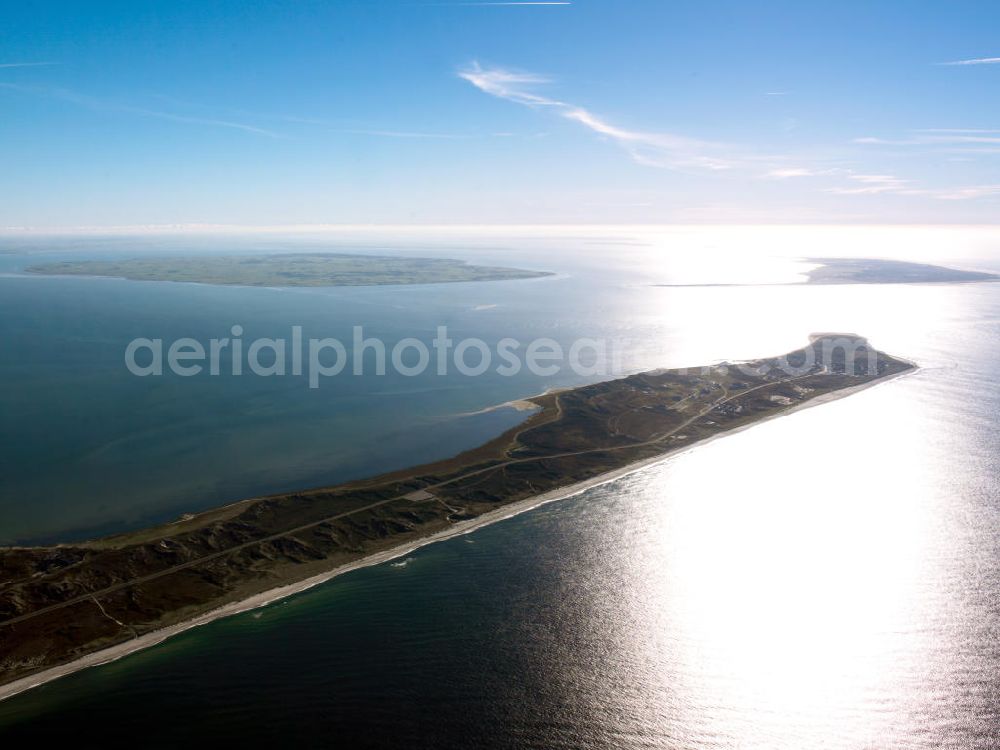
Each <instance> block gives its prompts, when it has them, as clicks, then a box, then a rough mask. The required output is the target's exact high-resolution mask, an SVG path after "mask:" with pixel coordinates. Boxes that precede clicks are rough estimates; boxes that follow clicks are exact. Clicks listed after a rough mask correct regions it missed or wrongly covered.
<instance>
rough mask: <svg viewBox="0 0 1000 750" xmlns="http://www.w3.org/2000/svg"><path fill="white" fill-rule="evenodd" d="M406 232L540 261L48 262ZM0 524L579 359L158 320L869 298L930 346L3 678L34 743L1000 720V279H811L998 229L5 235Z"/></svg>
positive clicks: (424, 441)
mask: <svg viewBox="0 0 1000 750" xmlns="http://www.w3.org/2000/svg"><path fill="white" fill-rule="evenodd" d="M301 249H309V250H314V251H318V250H331V251H351V252H355V251H358V252H375V253H382V254H384V253H386V252H387V251H391V252H398V253H411V254H418V255H425V256H436V257H459V258H466V259H469V260H472V261H473V262H479V263H487V264H498V265H511V266H517V267H521V268H534V269H540V270H550V271H554V272H556V275H555V276H552V277H548V278H544V279H537V280H531V281H510V282H490V283H480V284H455V285H427V286H414V287H393V288H388V287H381V288H353V289H247V288H236V287H211V286H203V285H194V284H171V283H155V282H126V281H121V280H110V279H84V278H43V277H27V276H24V275H22V274H21V273H20V270H21V269H23V268H24V267H25V266H26V265H30V264H31V263H34V262H40V261H42V260H54V259H63V258H75V257H95V258H97V257H131V256H134V255H138V254H140V253H146V252H152V251H155V252H158V253H168V252H169V253H177V254H191V253H194V252H223V251H233V252H236V251H238V252H278V251H283V250H301ZM0 250H7V251H10V253H9V254H0V272H3V274H4V275H2V276H0V445H2V448H3V450H2V452H0V544H13V543H31V542H41V541H46V542H48V541H53V540H71V539H78V538H85V537H89V536H92V535H94V534H97V533H103V532H113V531H119V530H122V529H127V528H136V527H138V526H141V525H144V524H147V523H151V522H156V521H160V520H165V519H169V518H173V517H176V516H178V515H179V514H181V513H184V512H191V511H197V510H200V509H204V508H208V507H212V506H214V505H217V504H220V503H222V502H226V501H229V500H235V499H240V498H243V497H247V496H251V495H257V494H264V493H269V492H277V491H281V490H286V489H292V488H299V487H303V486H315V485H320V484H323V483H329V482H336V481H341V480H343V479H347V478H351V477H360V476H367V475H371V474H373V473H377V472H379V471H383V470H387V469H390V468H397V467H403V466H408V465H412V464H415V463H419V462H421V461H425V460H429V459H432V458H437V457H443V456H447V455H451V454H453V453H455V452H457V451H459V450H461V449H462V448H464V447H468V446H470V445H474V444H476V443H479V442H482V441H483V440H485V439H487V438H488V437H490V436H491V435H495V434H497V433H498V432H500V431H502V430H503V429H506V428H507V427H508V426H510V425H512V424H515V423H516V422H517V420H519V419H521V418H523V414H522V413H519V412H516V411H515V410H513V409H500V410H492V411H483V410H484V409H487V408H488V407H491V406H494V405H496V404H500V403H503V402H505V401H509V400H511V399H517V398H523V397H525V396H529V395H532V394H535V393H539V392H541V391H543V390H545V389H546V388H550V387H561V386H568V385H575V384H578V383H581V382H585V381H587V380H599V379H603V378H601V377H598V376H593V375H580V374H578V373H574V372H572V371H569V370H568V369H563V370H561V371H560V372H559V373H557V374H556V375H554V376H551V377H542V376H537V375H533V374H531V373H527V372H523V373H521V374H520V375H518V376H517V377H511V378H508V377H502V376H500V375H497V374H495V373H491V374H487V375H483V376H480V377H467V376H463V375H461V374H450V375H448V376H446V377H441V376H438V375H436V374H434V373H427V374H425V375H422V376H419V377H413V378H410V377H403V376H401V375H386V376H375V375H372V376H366V377H354V376H347V375H345V376H340V377H336V378H331V379H329V380H328V381H327V382H324V383H323V384H322V385H321V387H320V388H319V389H315V390H312V389H309V388H308V384H307V383H306V382H305V381H304V379H302V378H293V377H276V378H260V377H245V376H243V377H231V376H219V377H212V376H208V375H202V376H196V377H193V378H180V377H176V376H171V377H163V378H136V377H134V376H133V375H131V374H130V373H129V372H128V371H127V370H126V368H125V366H124V361H123V352H124V349H125V346H126V345H127V343H128V341H130V340H131V339H133V338H135V337H138V336H142V337H161V338H164V339H167V340H170V339H176V338H178V337H182V336H186V337H194V338H199V339H204V340H207V339H209V338H211V337H213V336H224V335H226V332H227V331H228V330H229V329H230V327H231V326H232V325H235V324H239V325H241V326H243V328H244V329H245V332H246V334H245V338H247V339H250V338H253V337H257V336H285V335H288V334H287V331H288V330H289V328H290V326H292V325H301V326H303V328H304V329H305V331H306V333H307V335H309V334H312V335H316V336H333V337H339V338H343V339H344V340H349V339H350V330H351V327H352V326H355V325H363V326H364V328H365V331H366V333H368V334H369V335H373V336H379V337H382V338H384V339H385V340H386V341H387V342H392V341H398V340H400V339H402V338H406V337H417V338H425V339H427V340H429V339H430V338H431V337H432V336H433V335H434V331H435V329H436V327H437V326H439V325H447V326H448V328H449V331H450V332H451V333H452V334H453V335H454V336H455V337H456V338H460V337H463V336H476V337H480V338H482V339H483V340H484V341H487V342H495V341H498V340H499V339H501V338H503V337H513V338H516V339H519V340H523V341H528V340H531V339H533V338H538V337H548V338H552V339H554V340H556V341H558V342H560V343H562V344H564V345H565V346H567V347H568V346H569V344H570V343H571V342H572V341H574V340H576V339H578V338H581V337H588V338H594V339H602V340H609V341H610V340H614V341H616V342H619V343H620V345H621V348H622V351H623V352H624V354H623V357H622V369H623V370H624V371H635V370H642V369H651V368H654V367H672V366H684V365H699V364H703V363H706V362H712V361H718V360H722V359H730V360H733V359H742V358H750V357H756V356H762V355H770V354H776V353H779V352H782V351H786V350H789V349H793V348H796V347H798V346H800V345H802V344H803V343H804V342H805V340H806V337H807V335H808V334H809V333H811V332H814V331H830V330H835V331H856V332H858V333H861V334H863V335H866V336H868V337H869V338H870V339H871V341H872V342H873V343H874V344H875V345H876V346H878V347H879V348H881V349H884V350H886V351H888V352H890V353H893V354H898V355H900V356H904V357H907V358H910V359H914V360H916V361H917V362H918V363H919V364H920V365H921V367H922V369H921V370H920V371H919V372H918V373H916V374H914V375H911V376H908V377H905V378H902V379H899V380H896V381H893V382H891V383H887V384H884V385H880V386H878V387H875V388H872V389H869V390H867V391H864V392H862V393H860V394H856V395H854V396H851V397H849V398H846V399H843V400H839V401H836V402H833V403H829V404H824V405H822V406H819V407H816V408H814V409H808V410H805V411H801V412H797V413H795V414H792V415H790V416H787V417H785V418H782V419H778V420H774V421H770V422H767V423H764V424H761V425H758V426H755V427H753V428H752V429H750V430H747V431H745V432H742V433H739V434H737V435H733V436H730V437H726V438H723V439H721V440H717V441H714V442H712V443H710V444H708V445H705V446H702V447H699V448H696V449H695V450H693V451H690V452H688V453H685V454H682V455H679V456H676V457H674V458H672V459H670V460H668V461H667V462H664V463H662V464H659V465H656V466H653V467H650V468H646V469H644V470H642V471H641V472H639V473H636V474H633V475H630V476H628V477H625V478H623V479H620V480H617V481H615V482H613V483H610V484H607V485H604V486H602V487H599V488H596V489H593V490H590V491H588V492H586V493H584V494H582V495H579V496H576V497H573V498H569V499H566V500H562V501H558V502H556V503H553V504H550V505H546V506H543V507H541V508H538V509H536V510H534V511H531V512H529V513H526V514H523V515H520V516H517V517H515V518H511V519H508V520H506V521H503V522H501V523H498V524H495V525H493V526H490V527H487V528H484V529H481V530H479V531H476V532H475V533H472V534H469V535H466V536H463V537H459V538H455V539H452V540H449V541H446V542H441V543H438V544H434V545H431V546H428V547H424V548H422V549H420V550H418V551H417V552H414V553H413V554H411V555H410V556H408V557H407V558H404V559H401V560H397V561H395V563H392V564H386V565H381V566H377V567H373V568H368V569H364V570H359V571H355V572H353V573H349V574H346V575H344V576H341V577H340V578H337V579H335V580H333V581H331V582H329V583H327V584H325V585H323V586H320V587H317V588H316V589H313V590H311V591H309V592H306V593H303V594H300V595H298V596H295V597H293V598H291V599H289V600H286V601H283V602H280V603H276V604H273V605H271V606H268V607H266V608H264V609H261V610H258V611H255V612H251V613H246V614H243V615H239V616H236V617H232V618H229V619H227V620H221V621H217V622H215V623H212V624H211V625H208V626H205V627H202V628H199V629H197V630H194V631H190V632H188V633H186V634H184V635H181V636H179V637H176V638H174V639H172V640H170V641H168V642H167V643H165V644H163V645H161V646H158V647H155V648H152V649H149V650H148V651H145V652H143V653H140V654H136V655H133V656H130V657H127V658H125V659H122V660H120V661H118V662H115V663H113V664H109V665H106V666H103V667H99V668H95V669H90V670H87V671H84V672H81V673H78V674H76V675H73V676H70V677H68V678H65V679H62V680H60V681H57V682H54V683H50V684H47V685H45V686H42V687H40V688H37V689H35V690H33V691H30V692H28V693H25V694H22V695H20V696H17V697H15V698H13V699H10V700H8V701H5V702H3V703H0V737H3V739H4V740H5V741H8V742H10V743H12V746H13V743H15V742H18V741H21V742H24V741H35V742H37V741H39V740H41V739H47V738H52V739H62V740H69V741H74V742H78V743H79V742H83V741H84V740H86V741H87V742H92V743H93V744H98V743H99V744H100V745H101V746H109V747H110V746H122V745H124V744H130V745H132V746H135V745H140V746H147V747H176V746H177V745H178V743H181V742H186V743H188V744H192V743H195V744H198V745H201V744H208V743H212V744H219V743H223V742H225V743H227V744H229V743H231V744H234V745H236V744H240V745H246V746H257V745H262V744H265V743H267V744H273V743H274V742H284V743H287V744H294V745H296V746H305V747H343V748H356V747H388V748H404V747H405V748H413V747H435V748H439V747H440V748H466V747H538V748H551V747H556V748H558V747H565V748H622V747H628V748H633V747H634V748H645V747H650V748H653V747H655V748H699V749H700V748H762V749H763V748H789V749H792V748H794V749H796V750H799V749H801V748H845V749H846V748H942V747H943V748H956V749H958V748H961V749H963V750H965V749H966V748H984V749H985V748H994V747H997V746H998V742H1000V678H998V676H997V675H998V674H1000V451H998V450H997V448H998V445H1000V440H998V438H1000V422H998V419H997V414H998V413H1000V389H998V385H1000V354H998V352H997V344H998V343H1000V286H998V285H996V284H970V285H913V286H910V285H907V286H843V287H806V286H789V287H775V286H744V287H683V288H679V287H675V288H669V287H658V286H654V284H659V283H671V282H679V283H700V282H734V281H746V282H759V281H788V280H794V278H795V273H796V272H797V271H798V270H801V264H799V263H797V262H796V259H797V258H800V257H802V256H829V255H836V254H840V255H847V256H858V257H894V258H903V259H911V260H921V261H927V262H939V263H945V264H949V265H954V266H960V267H968V268H977V269H983V270H994V271H1000V232H996V231H995V230H985V229H961V228H951V229H947V228H943V229H906V228H854V229H840V230H837V229H830V228H821V227H816V228H806V227H800V228H795V229H777V228H755V229H748V228H731V229H698V228H679V229H673V230H653V229H626V228H622V229H610V228H604V229H594V228H590V229H572V228H571V229H562V230H541V229H538V230H520V231H505V232H499V231H495V232H487V231H486V230H482V231H478V232H473V231H471V230H467V231H465V232H460V231H449V232H445V231H436V232H435V231H432V230H414V231H413V232H409V233H395V234H394V233H390V232H383V233H378V232H367V233H366V232H360V231H359V232H356V233H347V232H343V233H340V234H335V235H333V234H331V235H324V236H271V235H257V236H252V237H223V236H205V237H187V236H162V237H152V236H146V237H121V236H118V237H38V236H27V237H13V236H6V237H3V238H0Z"/></svg>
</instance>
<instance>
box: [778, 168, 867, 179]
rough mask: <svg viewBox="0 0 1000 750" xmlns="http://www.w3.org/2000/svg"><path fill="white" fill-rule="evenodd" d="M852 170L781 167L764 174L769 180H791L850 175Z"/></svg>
mask: <svg viewBox="0 0 1000 750" xmlns="http://www.w3.org/2000/svg"><path fill="white" fill-rule="evenodd" d="M849 173H850V170H847V169H843V168H840V167H831V168H830V169H812V168H807V167H781V168H779V169H772V170H770V171H769V172H765V173H764V175H763V176H764V177H765V178H767V179H769V180H789V179H792V178H794V177H829V176H830V175H837V174H849Z"/></svg>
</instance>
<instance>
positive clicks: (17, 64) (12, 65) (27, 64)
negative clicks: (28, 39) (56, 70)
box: [0, 62, 59, 68]
mask: <svg viewBox="0 0 1000 750" xmlns="http://www.w3.org/2000/svg"><path fill="white" fill-rule="evenodd" d="M58 64H59V63H54V62H12V63H0V68H41V67H45V66H48V65H58Z"/></svg>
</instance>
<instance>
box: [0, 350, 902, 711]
mask: <svg viewBox="0 0 1000 750" xmlns="http://www.w3.org/2000/svg"><path fill="white" fill-rule="evenodd" d="M895 359H896V360H897V361H900V362H905V363H906V364H907V365H908V366H909V367H910V368H911V369H906V370H904V371H901V372H898V373H895V374H892V375H887V376H884V377H881V378H879V379H876V380H869V381H865V382H862V383H859V384H857V385H853V386H848V387H844V388H840V389H838V390H835V391H830V392H828V393H823V394H821V395H817V396H814V397H812V398H810V399H809V400H808V401H804V402H802V403H799V404H796V405H794V406H791V407H789V408H787V409H784V410H782V411H780V412H778V413H775V414H773V415H768V416H763V417H761V418H759V419H756V420H755V421H753V422H750V423H747V424H744V425H741V426H737V427H733V428H731V429H729V430H726V431H725V432H721V433H717V434H714V435H709V436H705V437H703V438H700V439H698V440H696V441H695V442H693V443H688V444H685V445H682V446H679V447H677V448H675V449H672V450H668V451H666V452H664V453H661V454H659V455H656V456H652V457H649V458H645V459H642V460H638V461H634V462H632V463H629V464H627V465H625V466H622V467H620V468H617V469H614V470H611V471H606V472H603V473H601V474H599V475H597V476H594V477H592V478H590V479H586V480H584V481H580V482H575V483H573V484H569V485H567V486H564V487H558V488H556V489H553V490H551V491H548V492H544V493H542V494H538V495H535V496H532V497H528V498H525V499H522V500H519V501H517V502H513V503H510V504H508V505H504V506H502V507H500V508H497V509H496V510H492V511H489V512H486V513H483V514H482V515H479V516H477V517H475V518H471V519H468V520H464V521H458V522H456V523H454V524H453V525H452V526H451V527H450V528H447V529H445V530H442V531H438V532H436V533H433V534H429V535H427V536H425V537H422V538H419V539H416V540H413V541H410V542H407V543H405V544H402V545H399V546H396V547H393V548H391V549H387V550H384V551H381V552H377V553H375V554H371V555H368V556H366V557H363V558H361V559H358V560H355V561H352V562H349V563H346V564H344V565H341V566H339V567H336V568H333V569H332V570H329V571H326V572H324V573H321V574H319V575H315V576H312V577H310V578H306V579H304V580H301V581H298V582H295V583H291V584H288V585H285V586H279V587H276V588H273V589H270V590H268V591H264V592H262V593H259V594H256V595H254V596H250V597H248V598H246V599H243V600H241V601H237V602H232V603H229V604H226V605H225V606H221V607H219V608H217V609H214V610H211V611H209V612H206V613H204V614H202V615H200V616H197V617H195V618H193V619H190V620H187V621H184V622H180V623H178V624H176V625H171V626H169V627H165V628H162V629H159V630H156V631H153V632H150V633H146V634H144V635H141V636H139V637H136V638H133V639H131V640H128V641H125V642H123V643H119V644H117V645H115V646H112V647H110V648H106V649H102V650H99V651H95V652H93V653H90V654H87V655H86V656H83V657H81V658H79V659H77V660H75V661H72V662H70V663H67V664H63V665H60V666H56V667H52V668H50V669H46V670H44V671H41V672H37V673H35V674H32V675H29V676H27V677H24V678H21V679H18V680H15V681H13V682H10V683H7V684H6V685H3V686H0V700H4V699H6V698H10V697H11V696H14V695H17V694H18V693H22V692H24V691H26V690H30V689H31V688H34V687H37V686H39V685H43V684H45V683H47V682H51V681H52V680H56V679H58V678H60V677H64V676H66V675H70V674H73V673H74V672H78V671H80V670H83V669H87V668H88V667H94V666H98V665H101V664H107V663H109V662H112V661H115V660H117V659H121V658H123V657H125V656H128V655H129V654H133V653H135V652H137V651H141V650H143V649H147V648H149V647H151V646H155V645H157V644H159V643H162V642H163V641H165V640H167V639H169V638H172V637H174V636H176V635H179V634H180V633H183V632H185V631H187V630H191V629H192V628H197V627H199V626H201V625H205V624H207V623H210V622H213V621H215V620H218V619H221V618H224V617H230V616H233V615H237V614H240V613H244V612H247V611H250V610H253V609H257V608H260V607H264V606H266V605H268V604H271V603H273V602H276V601H279V600H281V599H285V598H287V597H290V596H293V595H295V594H298V593H300V592H303V591H306V590H308V589H311V588H313V587H315V586H318V585H320V584H322V583H325V582H327V581H329V580H331V579H333V578H336V577H337V576H340V575H343V574H344V573H348V572H350V571H353V570H358V569H360V568H365V567H369V566H373V565H381V564H383V563H386V562H389V561H391V560H395V559H397V558H400V557H404V556H406V555H409V554H411V553H412V552H413V551H414V550H417V549H419V548H421V547H423V546H426V545H429V544H434V543H436V542H440V541H444V540H446V539H451V538H453V537H456V536H460V535H463V534H469V533H472V532H473V531H475V530H477V529H480V528H482V527H484V526H488V525H490V524H494V523H497V522H498V521H502V520H505V519H508V518H511V517H513V516H516V515H518V514H521V513H525V512H527V511H530V510H533V509H535V508H538V507H539V506H542V505H545V504H547V503H552V502H555V501H557V500H563V499H565V498H569V497H573V496H576V495H579V494H581V493H583V492H586V491H587V490H590V489H592V488H594V487H598V486H600V485H604V484H607V483H609V482H613V481H615V480H617V479H620V478H622V477H625V476H628V475H630V474H634V473H636V472H638V471H641V470H643V469H645V468H647V467H650V466H653V465H656V464H660V463H663V462H665V461H668V460H671V459H672V458H675V457H676V456H678V455H680V454H683V453H686V452H688V451H691V450H694V449H695V448H698V447H702V446H704V445H706V444H708V443H710V442H712V441H713V440H718V439H721V438H725V437H729V436H731V435H735V434H737V433H739V432H742V431H744V430H746V429H748V428H750V427H753V426H754V425H757V424H760V423H761V422H764V421H768V420H770V419H776V418H778V417H783V416H787V415H789V414H792V413H794V412H797V411H800V410H803V409H808V408H811V407H814V406H819V405H821V404H825V403H829V402H831V401H835V400H838V399H841V398H844V397H846V396H849V395H852V394H854V393H857V392H859V391H862V390H865V389H868V388H872V387H875V386H878V385H884V384H886V383H889V382H891V381H893V380H895V379H897V378H900V377H904V376H906V375H911V374H914V373H916V372H918V371H919V368H918V367H917V365H916V364H915V363H913V362H909V361H907V360H903V359H901V358H898V357H896V358H895ZM95 601H96V600H95Z"/></svg>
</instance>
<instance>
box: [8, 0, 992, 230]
mask: <svg viewBox="0 0 1000 750" xmlns="http://www.w3.org/2000/svg"><path fill="white" fill-rule="evenodd" d="M998 29H1000V3H996V2H995V1H993V0H990V1H982V2H962V1H961V0H958V1H954V2H937V1H935V2H925V1H924V0H905V1H904V0H879V2H870V1H866V2H853V1H852V0H846V1H844V0H841V1H839V2H832V1H831V2H805V1H804V0H795V1H794V2H786V1H785V0H775V1H773V2H764V1H762V2H753V3H751V2H746V1H745V0H740V1H739V2H722V1H714V0H698V1H688V0H566V1H564V2H545V3H542V2H461V1H459V0H455V1H453V2H447V1H443V0H442V1H439V2H430V1H422V0H356V1H352V0H326V1H325V2H318V1H315V0H298V1H294V2H293V1H291V0H287V1H285V2H256V3H255V2H248V0H239V1H238V2H233V1H231V0H214V1H213V2H203V1H198V2H191V1H188V0H171V1H166V0H164V1H162V2H147V1H145V0H123V1H121V2H109V1H106V0H89V2H87V3H80V2H69V1H67V2H45V1H44V0H42V1H36V2H17V3H14V2H9V3H3V4H2V5H0V227H3V228H21V227H31V228H72V227H122V226H126V227H131V226H135V227H159V226H163V225H185V226H186V225H206V224H212V225H242V226H254V225H293V224H310V225H318V224H579V223H587V224H616V223H621V224H670V223H683V224H715V223H721V224H725V223H843V224H852V223H859V224H866V223H904V224H911V223H996V222H997V220H998V218H1000V171H998V167H1000V100H998V96H997V94H998V92H1000V34H998V33H997V30H998Z"/></svg>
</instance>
